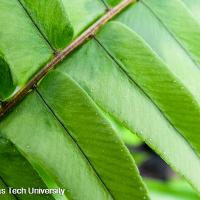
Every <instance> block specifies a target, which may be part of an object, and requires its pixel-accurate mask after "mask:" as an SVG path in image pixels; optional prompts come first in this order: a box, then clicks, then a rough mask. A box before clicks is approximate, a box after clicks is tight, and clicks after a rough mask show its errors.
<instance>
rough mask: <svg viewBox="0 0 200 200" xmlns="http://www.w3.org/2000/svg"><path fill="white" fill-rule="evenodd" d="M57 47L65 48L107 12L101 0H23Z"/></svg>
mask: <svg viewBox="0 0 200 200" xmlns="http://www.w3.org/2000/svg"><path fill="white" fill-rule="evenodd" d="M21 2H22V3H23V5H24V7H25V8H26V9H27V11H28V13H30V15H31V16H32V18H33V20H34V21H35V22H36V24H37V25H38V27H39V28H40V30H41V31H42V32H43V33H44V34H45V35H46V37H47V40H49V42H50V43H51V45H52V46H53V47H54V48H55V49H63V48H64V47H66V45H67V44H68V43H69V42H70V41H72V39H73V38H75V37H76V36H78V35H79V34H80V33H81V32H82V31H83V30H84V29H85V28H87V27H88V26H89V25H90V24H91V23H92V22H93V21H95V20H96V19H97V18H98V17H99V16H100V15H102V14H103V13H104V12H105V7H104V5H103V4H102V3H101V2H100V1H99V0H73V1H71V0H46V1H41V0H35V1H32V0H21Z"/></svg>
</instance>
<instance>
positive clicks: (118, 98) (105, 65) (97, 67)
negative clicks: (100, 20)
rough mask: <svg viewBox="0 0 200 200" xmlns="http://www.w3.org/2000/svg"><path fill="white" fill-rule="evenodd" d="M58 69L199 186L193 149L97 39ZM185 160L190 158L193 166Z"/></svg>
mask: <svg viewBox="0 0 200 200" xmlns="http://www.w3.org/2000/svg"><path fill="white" fill-rule="evenodd" d="M108 26H109V25H108ZM120 27H121V26H119V29H118V30H117V32H120ZM115 33H116V30H115ZM115 44H116V45H117V46H118V43H115ZM116 48H117V47H116ZM80 58H81V60H80ZM93 58H95V63H94V62H93ZM152 59H153V58H152ZM58 69H59V70H62V71H65V72H66V73H68V74H69V75H70V76H71V77H72V78H73V79H74V80H76V81H77V82H78V83H79V84H80V85H81V86H82V88H84V89H85V91H87V93H88V94H89V95H90V96H91V97H92V98H93V99H94V101H95V102H97V104H99V105H101V107H102V108H103V109H105V110H106V111H107V112H108V113H110V114H111V115H113V116H114V117H115V118H116V119H117V120H118V121H120V122H121V123H122V124H124V125H125V126H126V127H127V128H129V129H130V130H131V131H132V132H133V133H137V134H138V135H139V136H140V137H141V138H142V139H143V140H144V141H145V142H147V143H148V144H149V145H150V146H151V147H152V148H153V149H154V150H155V151H157V153H159V154H160V155H161V157H162V158H164V159H165V160H166V162H168V163H169V164H170V165H171V166H173V167H174V169H175V170H176V171H178V172H179V173H181V174H182V175H183V176H185V177H186V179H187V180H189V181H190V182H191V183H192V184H193V185H194V186H195V187H196V189H197V190H199V189H200V185H199V183H200V182H199V179H200V171H199V170H200V160H199V157H198V156H197V154H196V153H195V151H194V150H193V149H192V148H191V146H190V145H189V144H188V143H187V142H186V140H185V139H184V138H183V137H182V136H181V134H180V133H179V132H178V131H177V130H176V129H175V128H174V127H173V126H172V125H171V124H170V123H169V121H168V120H166V118H165V117H164V115H163V114H162V113H161V112H160V110H159V109H158V107H156V106H155V104H154V103H153V102H152V101H151V100H150V99H149V98H148V97H147V95H146V94H145V93H144V92H143V91H142V90H141V89H140V88H139V87H138V85H136V84H135V83H134V82H133V81H131V80H130V78H129V77H128V76H127V74H125V73H124V72H123V70H122V69H121V68H120V67H119V66H118V65H117V64H116V62H115V61H113V59H112V58H111V57H110V56H108V54H107V52H106V51H105V50H104V49H103V48H102V47H101V46H100V45H99V44H98V43H97V42H95V41H90V42H88V43H87V44H85V45H84V46H83V47H82V48H81V49H79V50H78V51H77V52H75V53H74V54H73V55H71V56H70V57H69V58H68V59H66V60H65V62H64V63H62V65H61V66H59V67H58ZM174 152H176V153H174ZM188 160H190V161H191V160H192V161H191V162H192V163H193V165H192V166H191V162H188Z"/></svg>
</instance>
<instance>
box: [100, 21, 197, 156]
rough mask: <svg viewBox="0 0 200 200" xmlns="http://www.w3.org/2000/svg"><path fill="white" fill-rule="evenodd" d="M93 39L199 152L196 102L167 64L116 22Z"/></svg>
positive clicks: (132, 33)
mask: <svg viewBox="0 0 200 200" xmlns="http://www.w3.org/2000/svg"><path fill="white" fill-rule="evenodd" d="M110 31H111V32H112V34H110ZM97 38H98V39H99V41H100V43H102V45H103V46H104V47H105V48H106V49H107V50H108V51H109V52H110V54H111V55H112V56H113V57H114V58H115V59H116V61H117V62H118V63H119V64H120V65H121V67H122V68H123V70H125V71H126V73H127V74H128V76H130V77H131V79H132V80H133V81H135V82H136V83H137V84H138V85H139V87H141V88H142V90H144V92H145V93H146V94H147V95H148V96H149V97H150V98H151V99H152V100H153V102H154V103H155V104H156V105H158V107H159V108H160V109H161V111H162V112H163V113H164V114H165V115H166V116H167V118H169V119H170V121H171V123H172V124H173V125H174V126H175V128H177V129H178V130H179V131H180V132H181V133H182V134H183V135H184V136H185V137H186V138H187V140H188V141H189V142H190V143H191V144H192V146H193V147H194V148H195V150H196V151H197V152H198V153H200V144H199V142H198V141H199V140H200V135H199V134H198V133H199V130H200V104H199V102H200V101H199V102H197V101H196V99H195V97H194V96H192V94H191V93H190V91H189V90H188V89H187V87H184V85H183V84H182V83H181V82H180V80H179V79H178V78H177V77H176V76H174V75H173V73H172V72H171V71H170V70H169V68H168V67H167V65H165V64H164V63H163V62H162V61H161V60H160V59H158V57H157V56H156V54H154V53H153V52H152V51H151V49H150V48H149V47H148V46H147V45H146V44H145V43H144V42H143V41H142V40H141V38H140V37H138V36H137V35H136V34H134V32H132V31H130V30H129V29H127V28H126V27H125V26H123V25H121V24H120V23H116V22H115V23H110V24H108V25H107V26H105V28H104V29H103V30H102V31H101V33H100V34H99V35H98V36H97ZM116 44H117V45H120V48H117V47H116ZM136 50H137V51H136ZM196 96H197V94H196ZM183 108H184V109H183Z"/></svg>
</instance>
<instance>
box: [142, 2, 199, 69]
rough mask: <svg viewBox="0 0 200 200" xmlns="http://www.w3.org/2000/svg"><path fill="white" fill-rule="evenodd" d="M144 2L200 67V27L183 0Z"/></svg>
mask: <svg viewBox="0 0 200 200" xmlns="http://www.w3.org/2000/svg"><path fill="white" fill-rule="evenodd" d="M142 2H143V3H144V4H145V5H146V6H147V7H148V8H149V9H150V10H151V11H152V12H153V13H154V14H155V15H156V17H158V18H159V20H160V21H161V22H162V23H163V24H164V25H165V26H166V27H167V28H168V29H169V30H170V32H171V33H172V34H173V35H174V37H175V38H176V39H177V40H178V41H179V42H180V44H181V45H182V46H183V47H184V48H185V49H186V50H187V51H188V53H189V54H190V55H191V57H192V59H193V60H194V61H195V62H196V63H197V65H198V67H199V64H200V46H199V45H197V41H200V25H199V23H198V22H197V21H195V20H194V18H193V17H192V15H191V13H190V12H188V10H187V9H186V8H185V6H183V4H182V3H181V0H168V1H157V0H150V1H149V0H142ZM191 4H192V3H191ZM161 8H165V9H161ZM191 36H192V37H191Z"/></svg>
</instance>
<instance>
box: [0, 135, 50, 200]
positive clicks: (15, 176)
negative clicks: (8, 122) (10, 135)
mask: <svg viewBox="0 0 200 200" xmlns="http://www.w3.org/2000/svg"><path fill="white" fill-rule="evenodd" d="M0 177H1V179H3V180H4V183H6V185H7V186H9V187H10V188H24V189H26V190H28V188H47V187H46V185H45V184H44V183H43V182H42V180H41V178H40V177H39V175H38V174H37V173H36V172H35V170H34V169H33V168H32V166H31V165H30V163H29V162H28V161H27V160H26V159H24V158H23V156H21V154H20V152H19V151H18V150H17V149H16V148H15V147H14V145H12V144H11V143H10V142H9V141H8V140H6V139H4V138H0ZM3 196H4V195H3ZM15 196H16V197H17V198H18V199H22V200H29V199H30V200H34V199H35V195H30V194H24V195H23V196H20V195H15ZM37 199H38V200H42V199H43V200H44V199H49V200H53V198H52V197H51V196H50V195H44V196H42V195H37Z"/></svg>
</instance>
